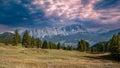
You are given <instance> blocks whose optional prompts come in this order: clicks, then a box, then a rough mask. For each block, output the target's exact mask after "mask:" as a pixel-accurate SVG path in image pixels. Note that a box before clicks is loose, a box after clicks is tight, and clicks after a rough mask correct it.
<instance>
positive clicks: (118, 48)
mask: <svg viewBox="0 0 120 68" xmlns="http://www.w3.org/2000/svg"><path fill="white" fill-rule="evenodd" d="M91 52H102V53H106V52H110V53H111V56H112V57H113V58H115V59H116V60H120V33H118V34H114V35H113V36H112V38H111V39H110V40H108V41H106V42H99V43H97V44H95V45H94V46H92V47H91Z"/></svg>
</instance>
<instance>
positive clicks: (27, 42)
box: [22, 31, 31, 48]
mask: <svg viewBox="0 0 120 68" xmlns="http://www.w3.org/2000/svg"><path fill="white" fill-rule="evenodd" d="M30 42H31V36H29V34H28V32H27V31H25V32H24V35H23V38H22V45H23V46H24V47H26V48H30V47H31V46H30Z"/></svg>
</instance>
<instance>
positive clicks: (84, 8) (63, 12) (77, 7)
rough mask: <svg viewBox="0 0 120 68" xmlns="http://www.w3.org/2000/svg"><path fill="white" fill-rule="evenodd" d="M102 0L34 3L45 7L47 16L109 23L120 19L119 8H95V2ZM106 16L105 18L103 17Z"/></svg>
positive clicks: (39, 6) (56, 0)
mask: <svg viewBox="0 0 120 68" xmlns="http://www.w3.org/2000/svg"><path fill="white" fill-rule="evenodd" d="M99 1H100V0H90V1H89V2H88V4H87V5H84V4H83V3H82V0H74V1H73V0H35V1H34V2H33V3H32V4H34V5H37V9H41V8H42V9H44V11H45V13H46V17H49V16H51V15H56V16H58V17H62V18H64V19H67V20H72V19H76V18H78V19H80V20H83V21H84V20H97V21H100V22H101V23H99V24H108V23H113V22H118V21H119V20H120V12H116V10H117V9H114V10H112V9H110V10H105V9H104V10H95V9H94V4H96V3H98V2H99ZM103 18H104V19H103Z"/></svg>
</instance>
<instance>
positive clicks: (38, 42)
mask: <svg viewBox="0 0 120 68" xmlns="http://www.w3.org/2000/svg"><path fill="white" fill-rule="evenodd" d="M41 45H42V42H41V40H40V39H39V38H37V39H36V47H37V48H41Z"/></svg>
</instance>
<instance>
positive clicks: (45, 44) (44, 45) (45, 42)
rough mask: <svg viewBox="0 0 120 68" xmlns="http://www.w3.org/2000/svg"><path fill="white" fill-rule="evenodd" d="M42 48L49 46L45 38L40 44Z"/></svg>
mask: <svg viewBox="0 0 120 68" xmlns="http://www.w3.org/2000/svg"><path fill="white" fill-rule="evenodd" d="M42 48H43V49H48V48H49V43H48V42H47V41H46V40H45V41H44V42H43V45H42Z"/></svg>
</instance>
